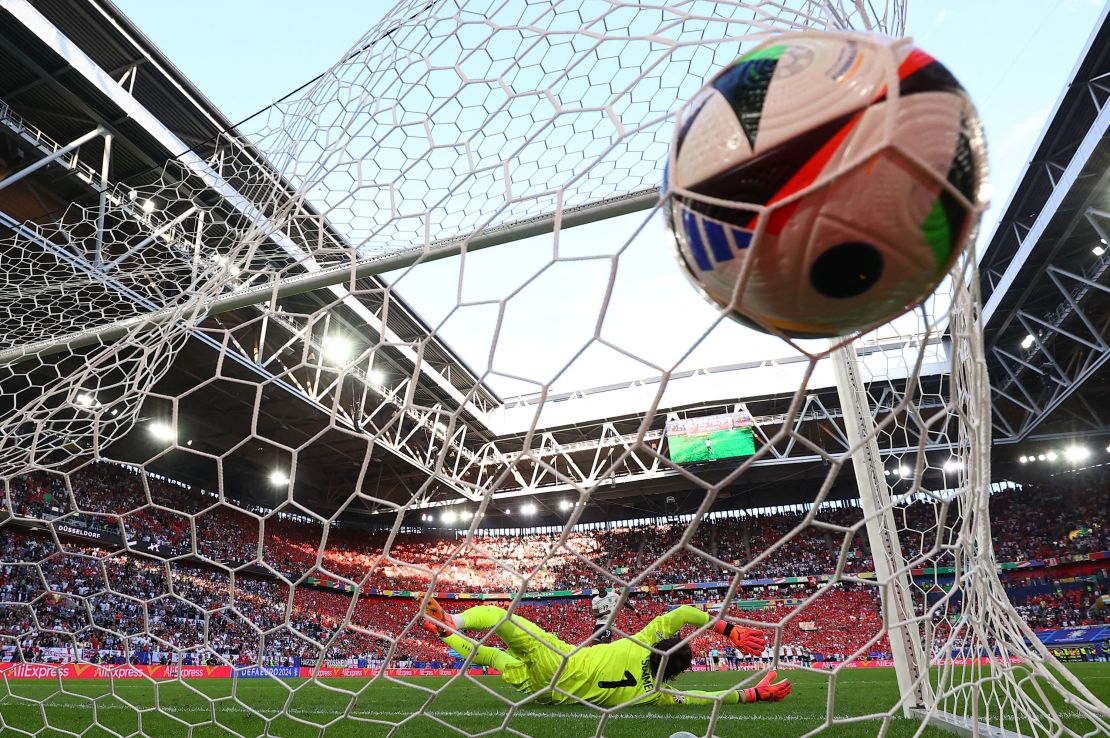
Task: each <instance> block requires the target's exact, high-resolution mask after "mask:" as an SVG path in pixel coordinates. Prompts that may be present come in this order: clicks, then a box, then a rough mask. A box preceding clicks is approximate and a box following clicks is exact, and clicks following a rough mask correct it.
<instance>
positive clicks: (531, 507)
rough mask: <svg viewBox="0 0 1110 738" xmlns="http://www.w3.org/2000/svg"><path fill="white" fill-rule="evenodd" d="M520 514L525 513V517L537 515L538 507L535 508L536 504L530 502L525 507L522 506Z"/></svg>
mask: <svg viewBox="0 0 1110 738" xmlns="http://www.w3.org/2000/svg"><path fill="white" fill-rule="evenodd" d="M520 512H521V513H523V514H524V515H535V514H536V506H535V504H533V503H531V502H529V503H527V504H524V505H521V506H520Z"/></svg>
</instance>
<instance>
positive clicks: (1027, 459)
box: [1018, 456, 1029, 464]
mask: <svg viewBox="0 0 1110 738" xmlns="http://www.w3.org/2000/svg"><path fill="white" fill-rule="evenodd" d="M1018 461H1020V462H1021V463H1023V464H1028V463H1029V457H1028V456H1021V457H1019V458H1018Z"/></svg>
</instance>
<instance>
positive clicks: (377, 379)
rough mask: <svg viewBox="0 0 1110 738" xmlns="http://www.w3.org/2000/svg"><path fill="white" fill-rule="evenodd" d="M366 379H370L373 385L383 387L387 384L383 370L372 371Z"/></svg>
mask: <svg viewBox="0 0 1110 738" xmlns="http://www.w3.org/2000/svg"><path fill="white" fill-rule="evenodd" d="M366 378H367V379H369V380H370V382H371V383H372V384H377V385H381V384H382V383H383V382H385V372H383V371H382V370H381V369H371V370H370V371H369V372H367V374H366Z"/></svg>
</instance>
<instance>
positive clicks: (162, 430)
mask: <svg viewBox="0 0 1110 738" xmlns="http://www.w3.org/2000/svg"><path fill="white" fill-rule="evenodd" d="M146 429H147V432H148V433H150V435H151V436H153V437H154V440H156V441H167V442H171V441H173V440H174V438H176V436H177V434H176V433H174V432H173V428H171V427H170V426H169V425H167V424H166V423H163V422H162V421H160V420H155V421H154V422H153V423H151V424H150V425H148V426H147V428H146Z"/></svg>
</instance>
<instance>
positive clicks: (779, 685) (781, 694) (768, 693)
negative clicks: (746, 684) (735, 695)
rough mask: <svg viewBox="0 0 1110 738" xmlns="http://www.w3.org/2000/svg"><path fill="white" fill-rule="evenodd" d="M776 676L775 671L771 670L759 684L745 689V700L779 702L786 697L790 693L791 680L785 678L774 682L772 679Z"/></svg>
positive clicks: (746, 701)
mask: <svg viewBox="0 0 1110 738" xmlns="http://www.w3.org/2000/svg"><path fill="white" fill-rule="evenodd" d="M775 676H776V674H775V672H773V671H769V672H767V676H765V677H763V679H762V680H760V682H759V684H757V685H755V686H754V687H751V688H750V689H745V690H744V702H745V703H748V702H778V701H779V700H783V699H786V695H788V694H790V680H789V679H783V680H782V681H781V682H776V683H774V684H772V683H771V681H772V680H773V679H774V678H775Z"/></svg>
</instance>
